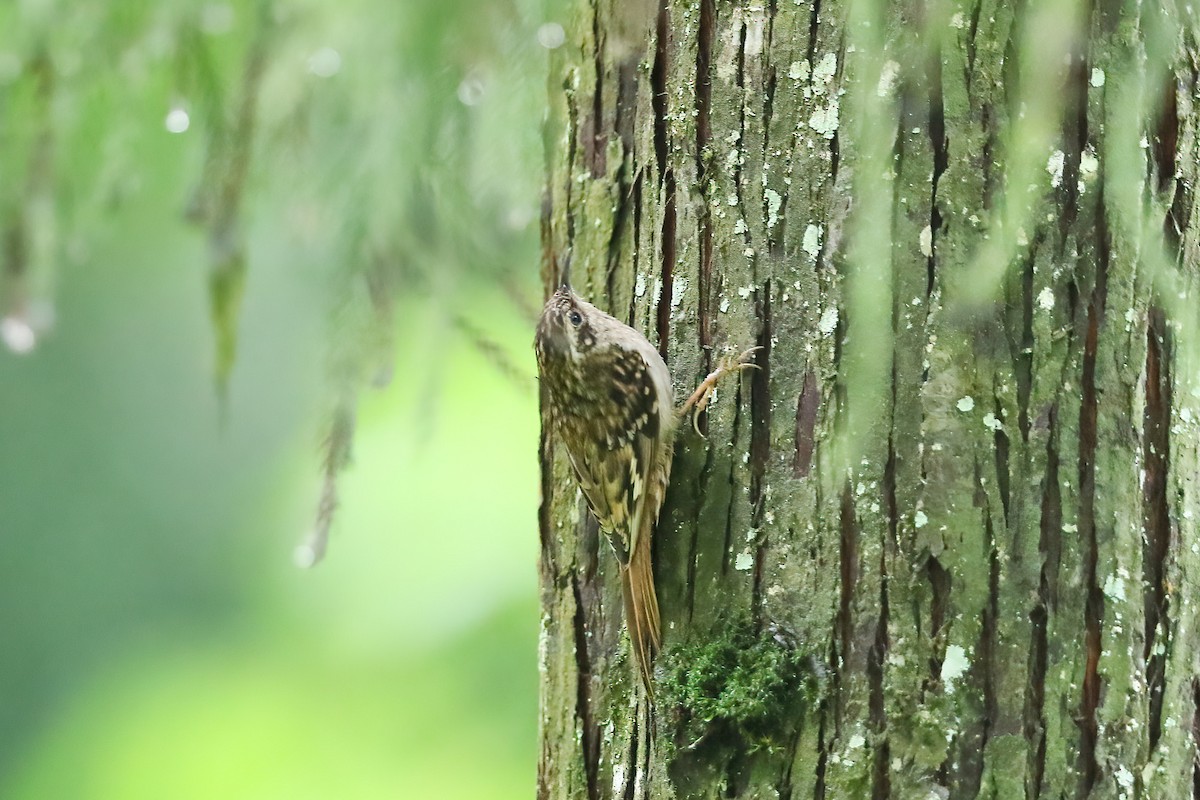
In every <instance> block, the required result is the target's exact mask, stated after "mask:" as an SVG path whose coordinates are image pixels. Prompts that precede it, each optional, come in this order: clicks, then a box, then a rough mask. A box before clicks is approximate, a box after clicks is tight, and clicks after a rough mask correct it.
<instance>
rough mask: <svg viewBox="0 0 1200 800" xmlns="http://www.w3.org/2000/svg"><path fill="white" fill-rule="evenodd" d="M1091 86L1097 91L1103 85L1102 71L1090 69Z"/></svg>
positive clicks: (1095, 68) (1094, 68)
mask: <svg viewBox="0 0 1200 800" xmlns="http://www.w3.org/2000/svg"><path fill="white" fill-rule="evenodd" d="M1091 84H1092V86H1095V87H1096V88H1097V89H1099V88H1100V87H1101V86H1103V85H1104V70H1102V69H1100V68H1099V67H1092V80H1091Z"/></svg>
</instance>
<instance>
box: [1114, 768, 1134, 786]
mask: <svg viewBox="0 0 1200 800" xmlns="http://www.w3.org/2000/svg"><path fill="white" fill-rule="evenodd" d="M1113 777H1115V778H1116V779H1117V783H1119V784H1120V785H1121V788H1122V789H1124V790H1126V791H1129V790H1130V789H1132V788H1133V773H1132V772H1130V771H1129V769H1128V768H1127V767H1126V766H1125V765H1123V764H1122V765H1121V766H1119V767H1117V771H1116V773H1115V774H1114V775H1113Z"/></svg>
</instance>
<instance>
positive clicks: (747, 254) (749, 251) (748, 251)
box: [742, 247, 754, 258]
mask: <svg viewBox="0 0 1200 800" xmlns="http://www.w3.org/2000/svg"><path fill="white" fill-rule="evenodd" d="M742 255H744V256H745V257H746V258H754V248H753V247H747V248H746V249H745V250H743V251H742Z"/></svg>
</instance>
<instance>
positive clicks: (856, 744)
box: [846, 733, 867, 750]
mask: <svg viewBox="0 0 1200 800" xmlns="http://www.w3.org/2000/svg"><path fill="white" fill-rule="evenodd" d="M866 743H867V740H866V739H865V738H864V737H863V735H862V734H861V733H856V734H854V735H853V736H851V737H850V741H848V742H846V746H847V747H849V748H850V749H851V750H857V749H858V748H860V747H862V746H863V745H864V744H866Z"/></svg>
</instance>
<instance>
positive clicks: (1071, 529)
mask: <svg viewBox="0 0 1200 800" xmlns="http://www.w3.org/2000/svg"><path fill="white" fill-rule="evenodd" d="M1062 529H1063V533H1079V526H1078V525H1076V524H1075V523H1073V522H1067V523H1064V524H1063V526H1062Z"/></svg>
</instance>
